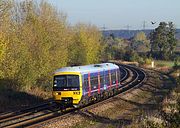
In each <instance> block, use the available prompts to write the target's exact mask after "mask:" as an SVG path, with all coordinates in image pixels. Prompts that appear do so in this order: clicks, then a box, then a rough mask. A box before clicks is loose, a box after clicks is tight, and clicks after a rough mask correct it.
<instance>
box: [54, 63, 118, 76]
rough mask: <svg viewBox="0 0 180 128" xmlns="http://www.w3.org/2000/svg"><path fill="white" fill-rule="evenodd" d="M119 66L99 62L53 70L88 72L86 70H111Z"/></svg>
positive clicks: (58, 71) (57, 71)
mask: <svg viewBox="0 0 180 128" xmlns="http://www.w3.org/2000/svg"><path fill="white" fill-rule="evenodd" d="M118 68H119V67H118V66H117V65H115V64H113V63H101V64H91V65H85V66H72V67H63V68H60V69H58V70H56V71H55V74H56V73H60V72H78V73H88V72H97V71H103V70H112V69H118Z"/></svg>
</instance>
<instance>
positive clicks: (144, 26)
mask: <svg viewBox="0 0 180 128" xmlns="http://www.w3.org/2000/svg"><path fill="white" fill-rule="evenodd" d="M145 29H146V21H143V30H145Z"/></svg>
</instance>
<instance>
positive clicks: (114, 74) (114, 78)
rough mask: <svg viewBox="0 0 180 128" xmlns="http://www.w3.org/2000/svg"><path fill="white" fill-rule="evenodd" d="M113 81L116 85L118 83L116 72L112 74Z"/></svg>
mask: <svg viewBox="0 0 180 128" xmlns="http://www.w3.org/2000/svg"><path fill="white" fill-rule="evenodd" d="M111 81H112V84H115V83H116V72H113V73H112V74H111Z"/></svg>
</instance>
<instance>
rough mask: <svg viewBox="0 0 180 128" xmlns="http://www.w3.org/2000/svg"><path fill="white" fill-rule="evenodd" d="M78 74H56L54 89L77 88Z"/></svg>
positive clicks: (78, 86)
mask: <svg viewBox="0 0 180 128" xmlns="http://www.w3.org/2000/svg"><path fill="white" fill-rule="evenodd" d="M79 88H80V85H79V76H78V75H58V76H54V85H53V90H54V91H60V90H79Z"/></svg>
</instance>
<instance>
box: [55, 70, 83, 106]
mask: <svg viewBox="0 0 180 128" xmlns="http://www.w3.org/2000/svg"><path fill="white" fill-rule="evenodd" d="M81 97H82V81H81V74H80V73H76V72H57V73H55V75H54V79H53V99H54V100H55V102H56V103H58V104H59V105H62V106H75V105H78V104H79V102H80V100H81Z"/></svg>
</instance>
